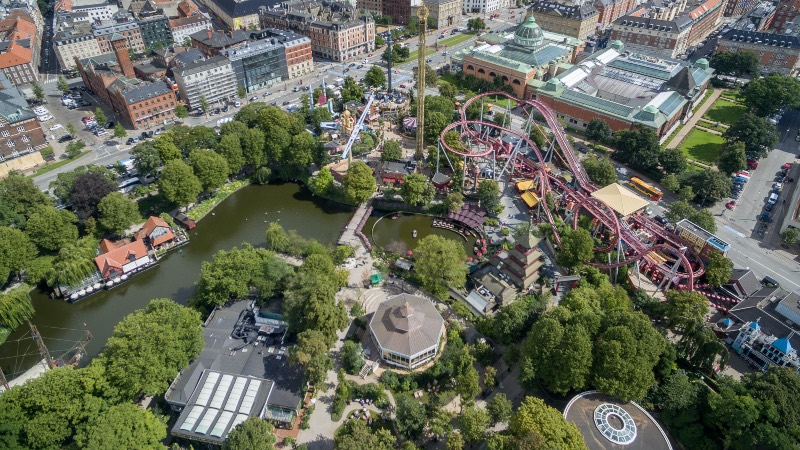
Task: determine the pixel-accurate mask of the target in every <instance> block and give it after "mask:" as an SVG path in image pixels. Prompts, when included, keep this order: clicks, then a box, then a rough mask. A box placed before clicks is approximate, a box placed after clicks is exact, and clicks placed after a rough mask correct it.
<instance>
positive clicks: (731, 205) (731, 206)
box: [725, 200, 736, 209]
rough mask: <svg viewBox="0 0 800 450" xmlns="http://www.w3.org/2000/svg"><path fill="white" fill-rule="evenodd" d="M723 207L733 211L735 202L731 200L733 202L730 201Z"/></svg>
mask: <svg viewBox="0 0 800 450" xmlns="http://www.w3.org/2000/svg"><path fill="white" fill-rule="evenodd" d="M725 207H726V208H728V209H734V208H736V200H733V201H731V202H728V203H726V204H725Z"/></svg>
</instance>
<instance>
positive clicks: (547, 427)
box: [508, 397, 586, 450]
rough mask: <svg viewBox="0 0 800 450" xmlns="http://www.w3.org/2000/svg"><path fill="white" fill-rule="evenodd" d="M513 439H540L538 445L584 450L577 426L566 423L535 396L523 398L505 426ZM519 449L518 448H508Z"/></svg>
mask: <svg viewBox="0 0 800 450" xmlns="http://www.w3.org/2000/svg"><path fill="white" fill-rule="evenodd" d="M508 429H509V432H510V434H511V436H512V439H513V440H515V441H517V442H520V443H521V442H530V441H533V442H540V443H541V444H542V445H541V447H539V446H536V447H532V448H557V449H561V450H586V445H585V444H584V442H583V436H581V433H580V431H579V430H578V427H577V426H575V425H574V424H572V423H570V422H567V420H566V419H565V418H564V416H563V415H562V414H561V413H560V412H559V411H558V410H556V409H553V408H551V407H549V406H547V405H545V404H544V402H543V401H542V400H540V399H538V398H535V397H525V400H523V402H522V404H521V405H520V406H519V408H518V409H517V412H516V413H514V415H513V416H512V417H511V421H510V422H509V426H508ZM510 448H520V447H510Z"/></svg>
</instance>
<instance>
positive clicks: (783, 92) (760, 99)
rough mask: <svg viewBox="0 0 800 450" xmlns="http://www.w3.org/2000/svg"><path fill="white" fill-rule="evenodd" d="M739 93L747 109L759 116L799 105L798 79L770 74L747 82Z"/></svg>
mask: <svg viewBox="0 0 800 450" xmlns="http://www.w3.org/2000/svg"><path fill="white" fill-rule="evenodd" d="M741 95H742V97H743V98H744V103H745V105H746V106H747V107H748V110H750V111H753V112H754V113H755V114H757V115H759V116H761V117H768V116H773V115H775V114H777V113H778V111H780V110H782V109H795V108H797V107H799V106H800V80H797V79H796V78H795V77H790V76H786V75H779V74H770V75H767V76H766V77H763V78H758V79H755V80H752V81H750V82H749V83H747V86H746V87H745V88H744V89H743V90H742V94H741Z"/></svg>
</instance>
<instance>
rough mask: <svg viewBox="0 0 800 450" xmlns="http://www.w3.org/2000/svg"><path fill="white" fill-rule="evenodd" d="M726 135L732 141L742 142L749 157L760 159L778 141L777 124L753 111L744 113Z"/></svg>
mask: <svg viewBox="0 0 800 450" xmlns="http://www.w3.org/2000/svg"><path fill="white" fill-rule="evenodd" d="M724 136H725V137H726V138H727V139H728V140H731V141H736V142H742V143H743V144H744V149H745V152H746V154H747V158H748V159H754V160H758V159H761V158H763V157H765V156H767V153H769V152H770V151H771V150H772V148H773V147H775V144H777V143H778V132H777V131H776V130H775V126H774V125H772V124H771V123H769V122H768V121H767V119H764V118H763V117H759V116H757V115H755V114H753V113H751V112H746V113H744V114H742V116H741V117H740V118H739V120H738V121H736V123H734V124H733V125H731V127H730V128H728V130H727V131H725V134H724Z"/></svg>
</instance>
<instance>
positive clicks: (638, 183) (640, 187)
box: [629, 177, 664, 201]
mask: <svg viewBox="0 0 800 450" xmlns="http://www.w3.org/2000/svg"><path fill="white" fill-rule="evenodd" d="M629 184H630V185H631V187H632V188H634V189H636V190H637V191H639V192H641V193H642V194H644V195H646V196H648V197H650V198H651V199H653V200H655V201H659V200H661V196H663V195H664V193H663V192H661V189H659V188H657V187H655V186H652V185H650V184H648V183H645V182H644V181H642V180H640V179H639V178H636V177H631V181H630V183H629Z"/></svg>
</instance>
